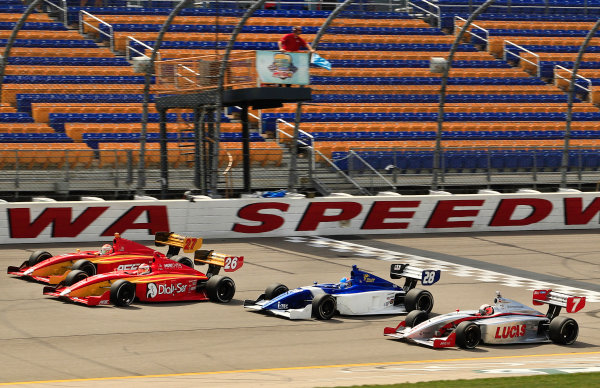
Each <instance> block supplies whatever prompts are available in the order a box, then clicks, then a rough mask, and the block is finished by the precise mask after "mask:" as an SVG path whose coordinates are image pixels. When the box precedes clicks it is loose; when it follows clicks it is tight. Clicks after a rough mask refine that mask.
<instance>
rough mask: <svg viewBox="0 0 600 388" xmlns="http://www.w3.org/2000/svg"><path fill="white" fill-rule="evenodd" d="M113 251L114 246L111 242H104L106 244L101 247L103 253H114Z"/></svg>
mask: <svg viewBox="0 0 600 388" xmlns="http://www.w3.org/2000/svg"><path fill="white" fill-rule="evenodd" d="M112 251H113V248H112V246H111V245H110V244H104V245H102V248H100V254H101V255H109V254H111V253H112Z"/></svg>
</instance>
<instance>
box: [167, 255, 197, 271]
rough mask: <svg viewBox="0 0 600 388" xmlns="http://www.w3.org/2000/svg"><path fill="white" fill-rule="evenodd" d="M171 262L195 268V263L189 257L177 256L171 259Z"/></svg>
mask: <svg viewBox="0 0 600 388" xmlns="http://www.w3.org/2000/svg"><path fill="white" fill-rule="evenodd" d="M171 260H173V261H176V262H178V263H179V264H183V265H185V266H186V267H190V268H194V262H193V261H192V259H190V258H189V257H186V256H180V255H176V256H173V257H171Z"/></svg>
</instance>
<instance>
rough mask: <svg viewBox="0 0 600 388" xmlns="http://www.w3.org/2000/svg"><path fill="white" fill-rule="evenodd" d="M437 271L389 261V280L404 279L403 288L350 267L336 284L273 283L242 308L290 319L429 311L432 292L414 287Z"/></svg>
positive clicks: (430, 279) (429, 280)
mask: <svg viewBox="0 0 600 388" xmlns="http://www.w3.org/2000/svg"><path fill="white" fill-rule="evenodd" d="M440 272H441V271H440V270H421V269H418V268H413V267H411V266H410V265H408V264H392V266H391V269H390V277H391V278H392V279H400V278H406V283H405V284H404V286H403V287H401V286H398V285H396V284H394V283H392V282H389V281H387V280H385V279H382V278H380V277H377V276H375V275H373V274H370V273H368V272H364V271H361V270H360V269H358V268H357V267H356V265H353V266H352V271H351V272H350V278H349V279H347V278H343V279H342V280H341V281H340V282H339V283H323V284H318V283H317V282H315V283H314V285H312V286H306V287H300V288H296V289H293V290H289V289H288V288H287V287H286V286H284V285H283V284H279V283H276V284H272V285H271V286H269V287H267V289H266V290H265V293H264V294H262V295H260V296H259V297H258V299H256V300H246V301H245V302H244V307H245V308H247V309H250V310H255V311H264V312H270V313H272V314H275V315H279V316H282V317H286V318H289V319H310V318H311V317H314V318H317V319H331V318H332V317H333V316H334V315H335V314H336V313H337V314H340V315H377V314H407V313H408V312H410V311H412V310H422V311H427V312H430V311H431V309H432V308H433V295H431V293H430V292H429V291H426V290H421V289H418V288H415V286H416V285H417V283H418V282H419V281H421V284H423V285H424V286H429V285H432V284H434V283H436V282H437V281H438V280H439V279H440Z"/></svg>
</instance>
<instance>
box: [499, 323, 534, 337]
mask: <svg viewBox="0 0 600 388" xmlns="http://www.w3.org/2000/svg"><path fill="white" fill-rule="evenodd" d="M526 327H527V325H514V326H503V327H497V328H496V335H495V336H494V337H495V338H515V337H523V336H524V335H525V328H526ZM500 330H502V332H500Z"/></svg>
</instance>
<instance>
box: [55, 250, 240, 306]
mask: <svg viewBox="0 0 600 388" xmlns="http://www.w3.org/2000/svg"><path fill="white" fill-rule="evenodd" d="M194 262H195V263H197V264H208V271H207V273H206V274H203V273H202V272H200V271H197V270H195V269H194V268H191V267H188V266H187V265H183V264H181V263H178V262H175V261H173V260H170V259H168V258H167V257H165V256H164V255H162V254H160V253H158V252H156V253H155V254H154V259H153V260H152V262H151V263H150V264H141V265H140V266H139V267H138V268H137V269H136V270H134V271H128V270H126V271H113V272H107V273H103V274H98V275H94V276H88V275H87V274H86V273H85V272H83V271H81V270H75V271H71V272H70V273H69V274H68V275H67V277H66V278H65V280H64V281H63V282H61V283H60V284H58V285H57V286H46V287H44V295H50V296H55V297H58V298H61V299H66V300H70V301H73V302H77V303H82V304H85V305H88V306H96V305H108V304H111V303H112V304H114V305H116V306H121V307H124V306H128V305H130V304H131V303H133V301H134V300H138V301H140V302H175V301H177V302H178V301H193V300H211V301H213V302H219V303H227V302H229V301H230V300H231V299H232V298H233V296H234V294H235V283H234V282H233V280H232V279H231V278H230V277H228V276H220V275H218V273H219V270H220V269H221V268H223V269H224V270H225V272H232V271H236V270H238V269H240V268H241V267H242V265H243V263H244V257H243V256H240V257H235V256H226V255H224V254H220V253H215V252H213V251H208V250H197V251H196V252H195V254H194Z"/></svg>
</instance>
